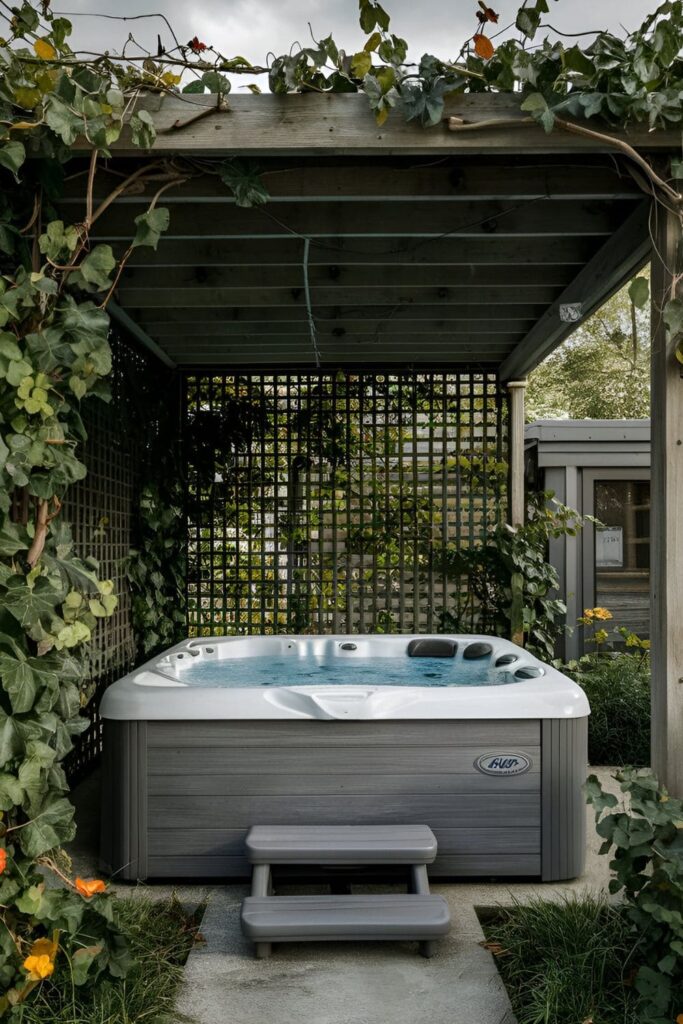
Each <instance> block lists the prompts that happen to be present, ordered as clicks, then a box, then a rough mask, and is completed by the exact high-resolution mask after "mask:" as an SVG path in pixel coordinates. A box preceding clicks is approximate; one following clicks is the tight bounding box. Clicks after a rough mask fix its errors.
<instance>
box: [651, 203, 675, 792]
mask: <svg viewBox="0 0 683 1024" xmlns="http://www.w3.org/2000/svg"><path fill="white" fill-rule="evenodd" d="M653 229H654V230H653V238H654V246H653V253H652V484H651V487H652V495H651V512H650V537H651V588H652V589H651V614H652V629H651V638H652V766H653V768H654V770H655V771H656V772H657V774H658V776H659V779H660V781H661V782H663V783H664V785H666V786H667V787H668V789H669V790H670V792H671V793H672V794H673V795H674V796H676V797H683V619H682V618H681V614H682V612H683V514H682V510H683V379H682V377H681V371H682V370H683V367H682V366H681V364H680V363H679V362H678V361H677V360H676V356H675V348H676V340H677V339H676V338H674V337H672V336H671V333H670V332H669V331H667V329H666V325H665V323H664V320H663V309H664V306H665V305H666V303H667V302H668V301H669V299H671V298H673V297H677V298H679V299H680V298H683V276H682V275H683V266H682V260H683V255H682V253H681V247H682V232H681V219H680V216H678V215H676V214H675V213H672V212H670V211H668V210H666V209H665V208H664V207H663V206H661V205H657V204H655V205H654V206H653Z"/></svg>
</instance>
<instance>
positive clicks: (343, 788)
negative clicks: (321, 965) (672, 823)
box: [100, 635, 589, 881]
mask: <svg viewBox="0 0 683 1024" xmlns="http://www.w3.org/2000/svg"><path fill="white" fill-rule="evenodd" d="M100 712H101V715H102V718H103V719H104V766H103V769H104V770H103V778H104V793H103V801H102V811H103V814H102V861H103V864H102V866H103V868H104V869H105V870H107V871H108V872H110V873H115V874H116V875H117V877H119V878H124V879H144V878H148V877H149V878H169V877H173V878H191V877H192V878H215V877H221V878H238V877H244V876H246V875H247V874H248V865H247V862H246V860H245V858H244V854H243V841H244V837H245V835H246V832H247V829H248V828H249V827H250V826H251V825H259V824H271V825H285V824H302V825H303V824H305V825H316V824H320V825H324V824H325V825H335V824H363V823H366V824H392V823H406V824H408V823H419V824H426V825H429V826H430V827H431V828H432V829H433V831H434V832H435V834H436V837H437V840H438V844H439V855H438V857H437V860H436V862H435V864H434V865H433V868H432V869H431V870H430V874H431V875H432V876H434V877H457V876H492V875H495V876H536V877H541V878H542V879H544V880H548V881H550V880H558V879H566V878H573V877H575V876H577V875H579V874H581V871H582V869H583V863H584V839H585V835H584V832H585V807H584V799H583V796H582V793H581V784H582V783H583V781H584V779H585V775H586V761H587V716H588V714H589V707H588V701H587V699H586V696H585V694H584V692H583V690H582V689H581V688H580V687H579V686H577V685H576V684H575V683H574V682H572V680H570V679H568V678H567V677H566V676H564V675H562V674H561V673H559V672H557V671H556V670H555V669H554V668H552V667H551V666H549V665H545V664H543V663H542V662H540V661H539V660H538V659H537V658H535V657H533V656H532V655H531V654H529V653H528V652H527V651H525V650H523V649H521V648H519V647H516V646H515V645H514V644H512V643H510V642H509V641H507V640H501V639H498V638H496V637H487V636H455V635H453V636H429V637H426V636H419V637H418V636H412V637H411V636H406V635H400V636H396V635H393V636H374V635H373V636H367V635H363V636H349V635H344V636H316V637H314V636H274V637H226V638H213V639H212V638H201V639H194V640H186V641H184V642H183V643H180V644H178V645H177V646H175V647H173V648H171V649H170V650H169V651H167V652H166V653H165V654H164V655H163V656H161V657H159V658H157V659H154V660H152V661H149V662H147V663H146V664H145V665H143V666H141V668H139V669H137V670H136V671H134V672H132V673H130V674H129V675H127V676H125V677H124V678H123V679H120V680H119V681H118V682H116V683H114V684H113V685H112V686H111V687H110V688H109V689H108V690H107V692H106V693H105V695H104V698H103V700H102V705H101V709H100Z"/></svg>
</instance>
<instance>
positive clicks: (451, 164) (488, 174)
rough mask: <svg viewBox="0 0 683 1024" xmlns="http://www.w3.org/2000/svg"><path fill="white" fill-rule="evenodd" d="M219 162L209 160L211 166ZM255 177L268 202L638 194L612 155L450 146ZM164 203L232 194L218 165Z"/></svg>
mask: <svg viewBox="0 0 683 1024" xmlns="http://www.w3.org/2000/svg"><path fill="white" fill-rule="evenodd" d="M217 167H218V161H217V162H216V168H217ZM260 176H261V179H262V181H263V183H264V185H265V186H266V188H267V189H268V192H269V195H270V198H269V200H268V202H269V203H272V204H275V205H277V206H279V205H280V204H281V203H283V202H284V203H287V202H289V201H291V200H292V199H296V200H297V201H298V202H300V203H321V202H351V203H363V204H365V205H369V204H372V203H376V202H377V201H378V200H391V201H392V202H407V203H412V202H414V201H415V199H416V198H419V199H420V201H421V202H437V203H441V202H453V201H463V202H471V201H472V200H473V199H482V200H496V199H506V200H513V201H514V200H525V199H534V198H535V199H541V198H544V197H545V198H548V199H567V200H613V199H629V198H633V197H634V196H637V195H638V194H639V189H638V185H637V184H636V182H635V181H634V179H633V178H632V177H631V175H630V174H629V173H628V172H627V171H626V170H625V169H624V168H620V167H619V166H618V165H617V164H616V163H615V162H613V161H608V160H606V159H605V158H604V157H601V156H597V157H596V158H595V160H594V162H593V164H592V165H591V166H589V167H585V168H581V167H578V168H577V167H567V166H566V165H563V164H558V163H553V162H551V161H550V159H548V160H547V161H546V162H545V163H541V164H539V163H538V161H536V162H533V163H532V162H526V163H524V162H522V163H512V162H510V163H498V164H496V163H491V162H490V161H489V162H481V161H476V162H473V161H472V159H471V158H470V159H467V158H465V159H463V158H461V157H459V156H458V154H457V152H456V153H455V154H454V155H453V156H451V157H450V158H447V159H444V161H443V163H441V164H439V165H437V166H434V165H433V164H429V165H426V166H424V167H419V166H418V167H415V166H414V165H413V166H406V165H405V162H402V161H400V160H394V161H393V162H392V161H381V160H380V161H373V164H372V165H371V164H369V163H367V162H360V161H357V162H356V163H355V164H343V165H336V166H320V163H319V162H318V163H311V162H310V161H308V162H305V161H301V160H299V161H295V160H293V161H283V160H279V161H278V160H273V159H269V160H268V161H264V162H263V163H262V167H261V171H260ZM120 180H121V179H120V177H118V176H117V175H114V174H111V173H108V172H107V169H106V168H104V169H103V170H102V171H101V172H100V173H99V174H98V176H97V178H96V180H95V191H94V196H95V199H96V200H101V199H103V198H104V197H105V196H106V195H108V193H109V191H110V190H111V189H112V188H113V187H115V186H116V185H118V184H119V183H120ZM156 187H157V184H156V183H154V182H150V183H149V184H148V185H147V186H146V187H144V186H141V185H138V186H136V188H135V190H133V191H132V192H131V194H124V195H123V196H121V197H120V198H119V199H117V201H116V205H117V208H118V207H122V206H133V207H140V209H139V210H137V209H136V213H138V212H141V210H142V208H143V207H145V206H147V205H148V203H149V201H150V198H151V197H152V196H153V195H154V192H155V189H156ZM59 202H60V207H63V208H65V210H68V211H69V216H70V217H72V218H74V219H78V217H79V216H81V215H82V212H83V211H84V206H83V182H82V179H80V178H79V177H76V178H74V179H71V180H68V181H67V182H66V183H65V190H64V195H63V196H62V197H60V201H59ZM163 202H164V205H165V206H170V207H172V208H173V207H176V206H182V205H186V204H189V205H191V206H193V207H196V206H203V205H205V204H207V203H216V204H223V205H227V206H234V205H235V198H234V196H233V194H232V192H231V191H230V190H229V189H228V187H227V186H226V185H225V184H223V182H222V181H221V179H220V177H219V175H218V171H217V169H216V171H215V172H214V173H204V174H200V176H197V177H193V178H191V179H190V180H189V181H186V182H184V183H183V184H180V185H177V186H174V187H173V188H172V189H170V190H169V191H167V192H166V193H164V199H163Z"/></svg>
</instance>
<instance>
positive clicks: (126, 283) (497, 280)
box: [121, 243, 576, 312]
mask: <svg viewBox="0 0 683 1024" xmlns="http://www.w3.org/2000/svg"><path fill="white" fill-rule="evenodd" d="M162 244H163V243H162ZM575 273H576V270H575V267H574V266H573V265H572V264H566V265H559V266H554V265H552V264H550V265H549V266H548V265H546V264H544V263H539V264H537V265H535V266H533V267H529V266H524V267H522V266H511V267H499V266H495V265H494V266H478V265H475V264H469V265H467V266H465V265H463V266H446V265H443V266H411V265H405V264H399V265H397V266H391V265H387V264H385V263H378V264H376V265H375V266H374V267H373V270H372V273H371V274H369V273H368V271H367V269H366V268H365V267H362V266H348V265H346V264H335V263H333V262H331V263H330V264H329V265H325V264H313V265H311V266H309V269H308V281H309V285H310V287H311V288H312V289H315V288H318V287H319V286H322V287H330V286H332V285H337V286H343V287H345V288H354V289H356V288H358V289H367V290H368V291H370V292H372V291H374V290H375V289H377V288H387V287H388V288H408V287H413V286H414V287H418V288H420V287H423V288H433V289H435V290H437V289H441V288H449V287H451V286H452V285H457V284H461V285H463V284H466V285H467V287H468V288H476V289H488V288H490V287H491V286H492V285H497V286H500V287H501V288H519V287H520V286H524V285H526V284H528V283H529V278H530V277H533V281H534V284H536V285H552V286H553V287H558V288H562V287H565V286H566V285H568V284H569V282H570V281H571V280H572V277H573V276H574V274H575ZM302 283H303V278H302V271H301V266H300V265H298V264H297V265H294V264H291V265H288V266H282V267H279V266H239V265H237V266H230V267H216V266H209V267H203V266H192V267H189V266H188V267H164V268H163V272H160V270H159V268H158V267H142V266H135V267H127V268H126V270H125V271H124V274H123V277H122V278H121V286H122V287H134V288H144V289H146V290H157V289H158V290H160V291H166V292H168V291H169V290H174V291H175V289H177V288H200V287H205V286H213V287H215V288H234V289H237V290H239V291H240V293H242V292H245V291H252V290H253V289H263V290H265V291H269V290H270V289H272V288H301V286H302ZM539 312H540V311H539Z"/></svg>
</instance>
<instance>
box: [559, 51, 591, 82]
mask: <svg viewBox="0 0 683 1024" xmlns="http://www.w3.org/2000/svg"><path fill="white" fill-rule="evenodd" d="M562 64H563V66H564V68H565V69H566V70H567V71H576V72H577V73H578V74H580V75H583V76H584V78H592V77H593V75H594V74H595V65H594V64H593V62H592V61H591V60H590V58H589V57H587V56H586V54H585V53H584V52H583V50H582V49H581V48H580V47H579V46H572V47H570V48H569V49H568V50H563V51H562Z"/></svg>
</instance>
